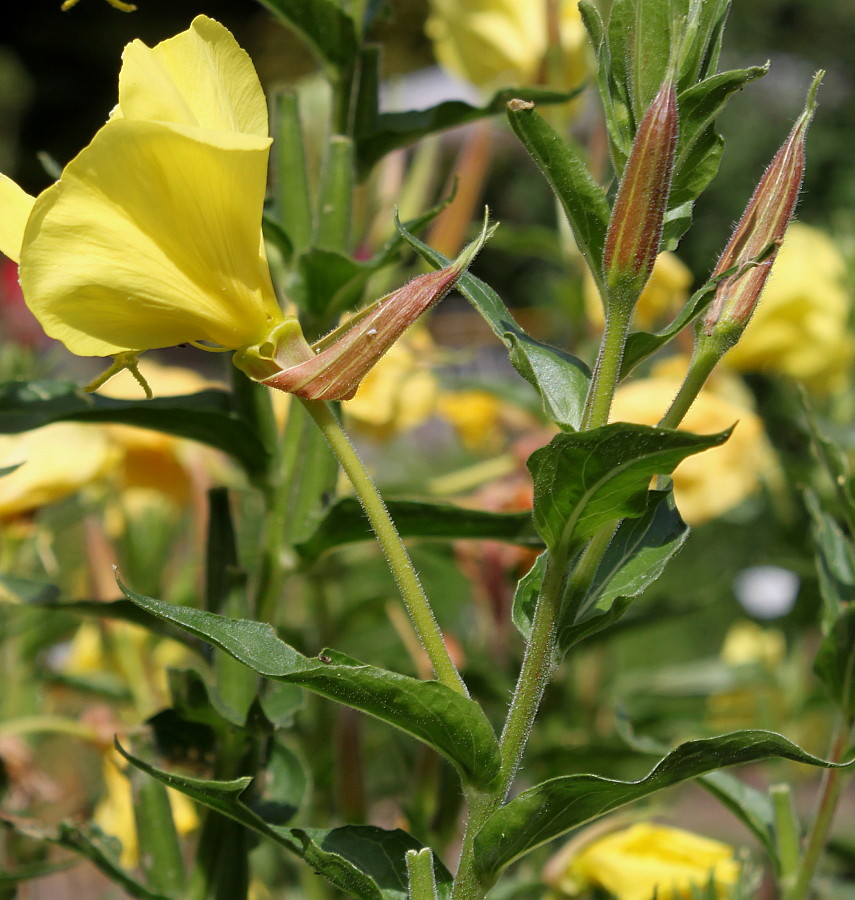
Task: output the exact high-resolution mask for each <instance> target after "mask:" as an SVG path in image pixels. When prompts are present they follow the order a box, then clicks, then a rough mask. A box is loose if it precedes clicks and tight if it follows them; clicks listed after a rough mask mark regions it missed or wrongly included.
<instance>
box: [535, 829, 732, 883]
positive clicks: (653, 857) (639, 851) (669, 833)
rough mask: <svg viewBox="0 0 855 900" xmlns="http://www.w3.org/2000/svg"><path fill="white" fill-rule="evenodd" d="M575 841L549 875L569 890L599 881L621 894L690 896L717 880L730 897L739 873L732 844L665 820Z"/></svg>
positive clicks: (551, 868) (553, 880) (552, 881)
mask: <svg viewBox="0 0 855 900" xmlns="http://www.w3.org/2000/svg"><path fill="white" fill-rule="evenodd" d="M571 847H572V850H573V851H575V852H572V853H570V854H567V856H569V858H567V856H563V858H562V856H559V857H557V858H556V860H554V861H553V864H550V867H549V870H550V873H551V874H550V875H548V879H549V882H550V884H551V885H552V886H553V887H554V888H555V889H556V890H558V891H560V892H561V894H563V895H565V896H566V895H569V896H574V895H576V894H579V893H581V892H582V891H584V890H586V889H587V888H589V887H591V886H596V887H599V888H602V889H603V890H605V891H607V892H608V893H609V894H611V895H612V896H613V897H615V898H617V900H653V897H654V896H655V897H656V898H657V900H688V898H690V897H691V896H692V889H693V888H703V887H705V885H707V884H708V883H710V882H711V883H712V884H713V885H714V887H715V890H716V893H717V895H718V896H719V897H725V896H727V894H728V889H729V888H730V887H731V886H732V885H733V884H735V883H736V880H737V878H738V877H739V864H738V863H737V862H736V860H735V859H734V855H733V848H732V847H730V846H728V845H727V844H723V843H720V842H719V841H713V840H710V839H709V838H705V837H701V836H700V835H697V834H692V833H691V832H688V831H683V830H681V829H679V828H670V827H667V826H665V825H656V824H653V823H648V822H644V823H639V824H637V825H633V826H631V827H630V828H626V829H623V830H621V831H614V832H611V833H610V834H606V835H605V836H604V837H600V838H595V839H594V840H592V841H590V842H588V843H582V844H581V846H579V844H578V843H576V842H573V844H572V845H571ZM555 862H560V863H561V865H560V866H559V865H554V863H555Z"/></svg>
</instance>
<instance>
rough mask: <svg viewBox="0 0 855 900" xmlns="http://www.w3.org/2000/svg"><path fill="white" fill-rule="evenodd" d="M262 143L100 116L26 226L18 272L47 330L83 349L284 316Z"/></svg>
mask: <svg viewBox="0 0 855 900" xmlns="http://www.w3.org/2000/svg"><path fill="white" fill-rule="evenodd" d="M269 144H270V140H269V138H262V137H256V136H249V135H242V134H236V133H234V132H213V131H207V130H202V129H200V128H198V127H190V126H183V125H164V124H161V123H157V122H144V121H137V120H130V119H117V120H113V121H110V122H108V123H107V125H105V126H104V127H103V128H102V129H101V130H100V131H99V132H98V134H96V135H95V137H94V138H93V140H92V143H91V144H90V145H89V146H88V147H86V148H85V149H84V150H83V151H81V153H80V154H79V155H78V156H77V157H75V159H73V160H72V161H71V162H70V163H69V164H68V166H67V167H66V169H65V171H64V172H63V176H62V179H61V180H60V181H59V182H57V184H55V185H53V186H52V187H51V188H48V190H46V191H45V192H44V193H42V194H41V195H40V196H39V198H38V199H37V201H36V204H35V207H34V209H33V213H32V215H31V216H30V219H29V222H28V224H27V228H26V232H25V236H24V246H23V248H22V251H21V284H22V287H23V290H24V296H25V297H26V299H27V303H28V305H29V307H30V309H31V310H32V311H33V313H35V315H36V316H37V317H38V319H39V321H40V322H41V324H42V327H43V328H44V329H45V331H46V332H47V333H48V334H49V335H50V336H51V337H55V338H57V339H59V340H61V341H63V342H64V343H65V344H66V346H67V347H68V349H69V350H71V351H72V352H73V353H76V354H78V355H80V356H105V355H110V354H113V353H116V352H118V351H122V350H135V351H139V350H150V349H155V348H158V347H169V346H173V345H175V344H181V343H185V342H188V341H196V340H206V341H212V342H214V343H217V344H220V345H221V346H223V347H228V348H238V347H243V346H245V345H248V344H252V343H255V342H258V341H261V340H262V339H263V338H264V336H265V335H266V333H267V330H268V328H269V327H270V325H271V324H275V323H276V322H278V321H280V320H281V317H282V314H281V311H280V309H279V306H278V304H277V302H276V298H275V295H274V293H273V288H272V285H271V282H270V274H269V271H268V268H267V263H266V261H265V260H264V258H263V256H262V255H261V251H260V223H261V214H262V205H263V202H264V191H265V183H266V178H267V156H268V147H269Z"/></svg>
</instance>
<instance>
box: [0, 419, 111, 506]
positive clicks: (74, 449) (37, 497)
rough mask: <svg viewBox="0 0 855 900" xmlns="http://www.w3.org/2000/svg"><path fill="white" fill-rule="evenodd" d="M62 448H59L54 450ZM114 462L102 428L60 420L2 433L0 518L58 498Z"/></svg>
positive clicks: (106, 470) (43, 504)
mask: <svg viewBox="0 0 855 900" xmlns="http://www.w3.org/2000/svg"><path fill="white" fill-rule="evenodd" d="M57 448H61V452H57ZM116 462H117V454H116V452H115V448H114V447H113V446H112V445H111V442H110V441H109V439H108V438H107V435H106V432H105V431H104V430H103V429H101V428H98V427H97V426H92V425H79V424H76V423H71V422H59V423H56V424H53V425H44V426H42V427H41V428H35V429H33V430H32V431H25V432H22V433H21V434H10V435H0V469H6V468H11V467H12V466H17V468H16V469H15V470H14V471H12V472H9V473H8V474H6V475H2V476H0V522H2V521H4V520H8V519H13V518H15V517H16V516H20V515H23V514H25V513H29V512H32V511H33V510H36V509H39V508H40V507H42V506H46V505H47V504H48V503H54V502H56V501H57V500H62V499H63V498H64V497H67V496H69V495H70V494H73V493H75V492H76V491H79V490H80V489H81V488H83V487H86V486H87V485H89V484H91V483H92V482H94V481H97V480H99V479H100V478H102V477H103V476H104V475H106V474H107V473H108V472H109V471H110V470H111V469H112V468H113V466H114V465H115V463H116Z"/></svg>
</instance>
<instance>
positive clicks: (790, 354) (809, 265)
mask: <svg viewBox="0 0 855 900" xmlns="http://www.w3.org/2000/svg"><path fill="white" fill-rule="evenodd" d="M845 277H846V263H845V261H844V259H843V257H842V256H841V255H840V252H839V251H838V249H837V248H836V246H835V245H834V242H833V241H832V240H831V238H829V237H828V235H826V234H824V233H823V232H822V231H819V230H818V229H816V228H811V227H810V226H808V225H802V224H801V223H799V222H794V223H793V224H792V225H790V227H789V229H788V231H787V236H786V238H785V239H784V243H783V245H782V246H781V250H780V252H779V253H778V256H777V258H776V260H775V265H774V266H773V268H772V274H771V276H770V278H769V281H768V283H767V284H766V288H765V290H764V291H763V295H762V297H761V299H760V303H759V304H758V306H757V310H756V312H755V313H754V315H753V317H752V319H751V321H750V322H749V323H748V327H747V328H746V329H745V332H744V334H743V335H742V337H741V338H740V340H739V343H737V344H736V346H735V347H734V348H733V349H732V350H730V351H729V352H728V354H727V355H726V356H725V358H724V361H725V364H726V365H728V366H730V367H731V368H735V369H739V370H740V371H746V372H747V371H752V372H771V373H774V374H778V375H786V376H788V377H790V378H795V379H797V380H799V381H802V382H804V383H805V384H806V385H807V386H808V387H811V388H816V389H822V388H826V389H828V388H834V387H837V386H839V385H840V384H841V382H842V380H843V378H844V376H845V375H846V373H847V372H848V371H849V368H850V366H851V363H852V358H853V349H855V344H853V340H852V336H851V333H850V330H849V321H850V316H851V312H852V301H851V298H850V295H849V292H848V290H847V288H846V285H845V282H844V279H845Z"/></svg>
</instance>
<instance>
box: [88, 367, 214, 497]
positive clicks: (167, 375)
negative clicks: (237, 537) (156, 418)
mask: <svg viewBox="0 0 855 900" xmlns="http://www.w3.org/2000/svg"><path fill="white" fill-rule="evenodd" d="M140 371H141V372H142V374H143V376H144V377H145V380H146V381H147V382H148V384H149V386H150V387H151V389H152V392H153V393H154V395H155V396H156V397H178V396H181V395H183V394H195V393H198V392H199V391H203V390H205V389H206V388H212V387H221V385H218V384H216V383H215V382H211V381H209V380H208V379H206V378H203V377H202V376H201V375H200V374H199V373H198V372H194V371H193V370H192V369H185V368H183V367H181V366H161V365H158V364H157V363H155V362H152V361H151V360H146V361H145V362H144V363H142V364H141V365H140ZM98 393H99V394H103V395H104V396H106V397H112V398H114V399H117V400H138V399H140V396H141V393H142V390H141V388H140V385H139V383H138V382H137V380H136V379H135V378H134V377H133V375H131V373H130V372H129V371H128V370H127V369H125V370H123V371H121V372H119V373H118V374H116V375H114V376H113V377H112V378H111V379H110V380H109V381H108V382H106V383H105V384H103V385H102V386H101V387H99V388H98ZM107 432H108V434H109V435H110V438H111V439H112V440H113V442H114V443H115V444H117V445H118V447H119V449H120V450H121V465H120V470H119V472H120V481H121V483H122V487H123V488H124V489H128V488H130V489H135V488H142V489H145V490H146V491H156V492H157V493H158V494H161V495H165V496H167V497H170V498H171V499H173V500H174V501H175V502H176V503H178V504H179V505H180V504H183V503H184V502H186V500H187V499H188V497H189V496H190V492H191V487H192V482H193V470H194V469H195V468H198V467H199V466H202V467H207V468H210V463H211V462H212V460H213V458H214V457H215V454H214V452H213V451H211V450H210V449H208V448H204V447H203V446H202V445H200V444H196V443H194V442H192V441H186V440H181V439H179V438H176V437H173V436H172V435H170V434H164V433H163V432H161V431H155V430H153V429H149V428H134V427H132V426H130V425H110V426H108V427H107ZM124 499H125V500H129V499H131V498H129V497H128V495H127V494H126V495H125V496H124Z"/></svg>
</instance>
